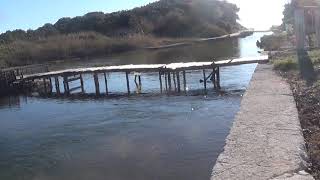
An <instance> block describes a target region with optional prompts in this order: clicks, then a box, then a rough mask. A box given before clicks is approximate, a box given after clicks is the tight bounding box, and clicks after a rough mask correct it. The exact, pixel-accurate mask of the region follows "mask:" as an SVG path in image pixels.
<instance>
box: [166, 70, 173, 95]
mask: <svg viewBox="0 0 320 180" xmlns="http://www.w3.org/2000/svg"><path fill="white" fill-rule="evenodd" d="M167 73H168V84H169V92H171V90H172V85H171V75H170V71H168V72H167Z"/></svg>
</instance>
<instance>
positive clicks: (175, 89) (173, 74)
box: [172, 71, 177, 92]
mask: <svg viewBox="0 0 320 180" xmlns="http://www.w3.org/2000/svg"><path fill="white" fill-rule="evenodd" d="M172 78H173V84H174V91H175V92H177V82H176V72H175V71H173V72H172Z"/></svg>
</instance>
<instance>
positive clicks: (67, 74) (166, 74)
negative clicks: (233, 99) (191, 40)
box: [20, 56, 269, 96]
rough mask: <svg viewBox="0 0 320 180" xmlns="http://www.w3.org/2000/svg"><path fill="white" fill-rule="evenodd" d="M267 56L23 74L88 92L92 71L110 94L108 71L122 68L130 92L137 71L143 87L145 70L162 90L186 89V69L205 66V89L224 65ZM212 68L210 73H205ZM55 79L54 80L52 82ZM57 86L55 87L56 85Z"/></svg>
mask: <svg viewBox="0 0 320 180" xmlns="http://www.w3.org/2000/svg"><path fill="white" fill-rule="evenodd" d="M268 61H269V58H268V56H259V57H249V58H239V59H229V60H222V61H211V62H187V63H171V64H143V65H120V66H103V67H91V68H78V69H66V70H61V71H52V72H44V73H37V74H29V75H22V76H21V80H20V81H21V82H22V83H30V82H41V84H42V85H41V86H42V87H43V88H42V89H43V91H42V92H44V93H45V94H53V89H54V88H55V94H56V95H65V96H67V95H71V94H72V92H74V91H76V90H81V93H83V94H85V90H84V80H83V74H92V76H93V79H94V85H95V95H97V96H100V95H103V94H104V95H109V90H108V77H107V75H106V74H107V73H112V72H123V73H124V75H125V77H126V85H127V94H128V95H130V94H131V90H130V78H129V74H131V73H133V74H134V75H135V80H134V81H135V84H136V86H137V87H140V89H141V75H142V73H145V72H155V73H158V74H159V88H160V92H161V93H164V92H165V93H172V92H177V93H180V92H182V90H183V91H184V92H186V91H187V85H186V84H187V83H186V82H187V79H186V71H194V70H202V71H203V80H201V83H203V86H204V89H205V90H207V86H208V80H211V82H212V85H213V87H214V88H215V89H220V68H221V67H225V66H235V65H241V64H252V63H267V62H268ZM206 70H210V74H206ZM99 74H103V75H104V85H105V93H101V92H100V82H99V78H98V75H99ZM59 79H63V88H60V82H59ZM53 81H54V83H53ZM74 81H78V82H80V83H79V84H80V86H78V87H74V88H70V85H69V83H71V82H74ZM53 86H55V87H53Z"/></svg>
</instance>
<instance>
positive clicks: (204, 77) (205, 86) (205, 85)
mask: <svg viewBox="0 0 320 180" xmlns="http://www.w3.org/2000/svg"><path fill="white" fill-rule="evenodd" d="M202 72H203V87H204V90H205V91H207V77H206V70H204V69H203V70H202Z"/></svg>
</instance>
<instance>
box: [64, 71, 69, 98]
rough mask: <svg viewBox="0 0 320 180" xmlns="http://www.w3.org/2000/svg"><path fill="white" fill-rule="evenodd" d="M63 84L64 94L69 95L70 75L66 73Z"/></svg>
mask: <svg viewBox="0 0 320 180" xmlns="http://www.w3.org/2000/svg"><path fill="white" fill-rule="evenodd" d="M63 85H64V94H66V95H69V94H70V91H69V81H68V76H67V75H64V76H63Z"/></svg>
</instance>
